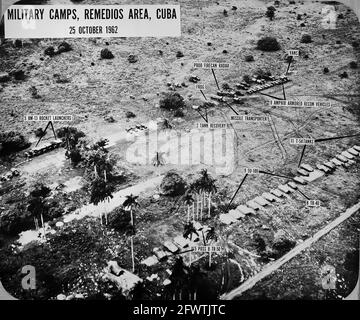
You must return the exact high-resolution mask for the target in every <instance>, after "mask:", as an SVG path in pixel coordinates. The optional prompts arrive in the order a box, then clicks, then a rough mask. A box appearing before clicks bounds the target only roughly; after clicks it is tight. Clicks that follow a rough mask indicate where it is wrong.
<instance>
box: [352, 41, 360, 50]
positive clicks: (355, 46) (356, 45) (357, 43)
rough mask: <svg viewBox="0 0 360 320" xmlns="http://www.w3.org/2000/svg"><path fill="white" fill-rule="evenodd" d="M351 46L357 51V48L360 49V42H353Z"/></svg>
mask: <svg viewBox="0 0 360 320" xmlns="http://www.w3.org/2000/svg"><path fill="white" fill-rule="evenodd" d="M351 45H352V46H353V48H354V49H357V48H359V46H360V43H359V41H353V42H352V43H351Z"/></svg>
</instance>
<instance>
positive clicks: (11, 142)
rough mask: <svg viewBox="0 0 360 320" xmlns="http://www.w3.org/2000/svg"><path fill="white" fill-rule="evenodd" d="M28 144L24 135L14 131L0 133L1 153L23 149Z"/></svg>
mask: <svg viewBox="0 0 360 320" xmlns="http://www.w3.org/2000/svg"><path fill="white" fill-rule="evenodd" d="M29 146H30V143H29V142H28V141H27V139H25V137H24V136H23V135H22V134H21V133H19V132H15V131H10V132H4V133H0V151H1V153H0V154H1V155H2V154H9V153H12V152H17V151H20V150H23V149H25V148H27V147H29Z"/></svg>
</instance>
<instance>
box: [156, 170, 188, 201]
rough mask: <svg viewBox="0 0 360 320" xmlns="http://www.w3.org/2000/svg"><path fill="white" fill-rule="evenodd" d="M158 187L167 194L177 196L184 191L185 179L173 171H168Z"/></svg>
mask: <svg viewBox="0 0 360 320" xmlns="http://www.w3.org/2000/svg"><path fill="white" fill-rule="evenodd" d="M160 188H161V190H162V193H163V194H165V195H167V196H179V195H182V194H184V193H185V188H186V183H185V180H184V179H183V178H182V177H181V176H180V175H179V174H178V173H176V172H175V171H169V172H168V173H167V174H166V175H165V177H164V178H163V180H162V182H161V184H160Z"/></svg>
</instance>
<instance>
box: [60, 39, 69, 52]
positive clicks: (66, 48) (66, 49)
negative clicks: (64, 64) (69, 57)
mask: <svg viewBox="0 0 360 320" xmlns="http://www.w3.org/2000/svg"><path fill="white" fill-rule="evenodd" d="M71 50H72V48H71V45H70V44H68V43H67V42H65V41H64V42H61V43H60V44H59V46H58V51H57V52H58V53H62V52H69V51H71Z"/></svg>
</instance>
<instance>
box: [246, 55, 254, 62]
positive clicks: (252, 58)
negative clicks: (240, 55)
mask: <svg viewBox="0 0 360 320" xmlns="http://www.w3.org/2000/svg"><path fill="white" fill-rule="evenodd" d="M254 60H255V59H254V56H252V55H247V56H245V61H246V62H252V61H254Z"/></svg>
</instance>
